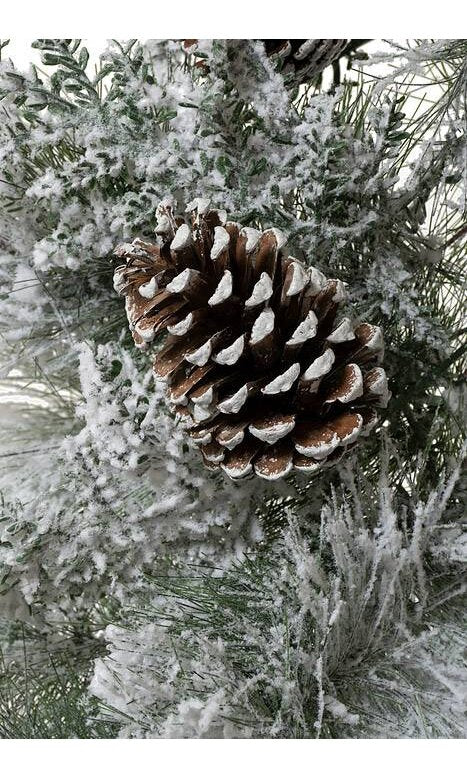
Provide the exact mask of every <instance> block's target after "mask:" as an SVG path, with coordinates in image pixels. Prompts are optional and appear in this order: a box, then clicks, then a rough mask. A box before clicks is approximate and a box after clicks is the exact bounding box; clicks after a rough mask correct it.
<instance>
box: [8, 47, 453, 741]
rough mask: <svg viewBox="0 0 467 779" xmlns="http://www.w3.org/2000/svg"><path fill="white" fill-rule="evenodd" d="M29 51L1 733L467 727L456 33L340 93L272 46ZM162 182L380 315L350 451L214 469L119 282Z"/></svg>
mask: <svg viewBox="0 0 467 779" xmlns="http://www.w3.org/2000/svg"><path fill="white" fill-rule="evenodd" d="M33 46H34V47H35V48H37V49H39V50H40V52H41V58H42V66H41V67H40V68H39V67H34V66H31V67H30V69H29V71H28V72H27V73H21V72H20V71H18V70H17V69H16V68H15V66H14V65H13V63H12V62H11V61H10V60H9V59H8V46H7V42H0V54H1V59H0V110H1V112H2V122H1V124H0V279H1V293H0V321H1V340H0V353H1V365H2V368H1V379H0V401H1V403H0V415H1V416H0V418H1V420H2V427H3V435H2V440H1V442H0V457H1V465H2V468H1V471H0V486H1V489H2V492H3V495H4V503H3V507H2V516H1V519H0V612H1V615H2V628H1V633H0V644H1V648H2V657H3V661H2V668H1V670H0V736H1V737H4V738H26V737H28V738H29V737H30V738H68V737H81V738H101V737H113V736H118V735H119V736H122V737H128V736H129V737H137V738H139V737H196V738H197V737H217V736H221V737H277V738H296V737H299V738H310V737H312V738H314V737H331V738H335V737H337V738H339V737H360V736H365V735H366V736H367V737H384V736H386V737H434V738H435V737H459V736H461V735H462V734H463V733H465V697H464V699H463V698H462V695H464V696H465V690H466V687H467V685H466V680H465V672H464V670H463V668H462V662H461V651H462V600H461V599H462V595H463V594H464V592H465V590H463V584H462V580H463V576H464V577H465V559H466V555H465V537H466V536H465V532H464V533H463V527H462V510H463V505H464V504H465V494H466V489H465V480H463V478H462V474H461V472H460V468H461V463H462V456H463V448H462V447H463V438H464V436H465V422H464V417H463V411H464V400H463V398H464V378H465V337H464V336H465V323H464V322H463V319H462V317H463V311H464V309H465V257H466V252H465V245H466V244H465V239H466V235H467V219H466V194H465V182H466V170H465V123H466V112H465V105H466V100H465V98H466V83H467V45H466V42H465V41H463V40H449V41H411V42H409V43H408V44H404V45H402V44H401V43H393V44H391V45H390V46H389V47H388V46H386V51H385V53H382V54H381V55H373V56H371V57H370V58H369V59H364V60H362V62H359V61H358V60H355V61H354V62H353V63H352V69H350V70H348V71H347V72H346V73H345V74H344V76H343V83H342V84H341V85H339V86H336V85H334V86H333V87H332V88H331V89H329V91H327V90H326V83H327V81H326V78H324V79H323V81H322V82H321V83H319V84H318V83H313V84H310V85H307V86H301V87H300V88H298V87H296V86H294V85H291V84H289V83H287V82H284V79H283V78H282V76H281V73H280V72H278V71H277V69H276V68H275V66H274V63H272V62H271V61H270V60H269V59H268V57H267V56H266V54H265V51H264V46H263V44H262V43H261V42H260V41H256V42H255V41H236V42H235V45H232V43H231V42H229V41H200V42H199V45H198V50H197V52H196V56H194V55H187V54H186V53H185V52H184V51H183V48H182V46H181V44H180V42H177V41H151V40H149V41H147V42H146V43H144V44H142V43H140V42H139V41H136V40H131V41H125V42H119V41H113V42H111V43H110V44H109V47H108V49H107V50H106V51H105V52H104V53H103V54H102V55H101V57H100V59H99V62H98V65H97V66H96V69H95V73H92V68H91V67H90V63H89V54H88V52H87V50H86V47H85V46H83V44H82V42H81V41H80V40H45V39H44V40H39V41H36V42H35V43H34V44H33ZM200 57H201V58H202V59H205V60H206V61H207V62H209V68H208V69H200V68H199V67H197V65H196V62H197V60H199V58H200ZM167 195H171V196H173V197H174V198H175V199H176V201H177V204H178V207H179V208H180V210H181V211H183V210H184V209H185V208H186V205H187V203H189V202H190V201H191V200H193V199H194V198H195V197H200V196H202V197H206V198H209V199H210V200H211V203H212V204H213V206H215V207H219V208H225V209H226V210H227V211H228V213H229V217H230V218H233V219H238V221H240V222H241V223H242V224H244V225H250V226H253V227H258V228H261V229H263V228H267V227H269V226H271V225H274V226H276V227H279V228H280V229H282V230H283V231H284V232H285V233H286V234H287V235H288V242H289V246H290V249H291V252H292V253H293V254H294V255H295V256H296V257H298V258H300V259H301V260H303V262H305V263H308V264H312V265H314V266H317V267H318V268H320V270H322V271H323V272H324V273H325V274H326V275H327V276H329V277H334V276H337V277H339V278H341V279H343V280H344V281H345V282H347V284H348V291H349V295H350V302H351V305H352V307H353V309H354V310H356V311H357V313H358V315H359V316H360V317H361V318H362V319H368V320H369V321H371V322H375V323H377V324H380V325H381V327H382V329H383V331H384V333H385V341H386V357H385V367H386V369H387V372H388V375H389V378H390V387H391V390H392V393H393V399H392V401H391V402H390V404H389V406H388V408H387V410H386V411H385V412H384V417H383V420H382V425H381V428H380V430H379V434H378V435H377V436H374V438H373V439H372V442H371V443H369V444H368V445H367V446H362V447H359V449H358V451H356V452H355V454H354V455H352V457H351V458H350V460H349V461H348V462H347V463H345V464H344V465H343V466H336V467H335V468H334V469H333V470H331V471H327V472H325V473H324V475H319V474H318V475H315V476H313V477H312V478H310V477H308V478H305V477H299V478H297V477H289V478H288V479H287V480H285V481H283V482H281V483H278V484H274V485H266V486H264V485H260V486H258V484H257V483H252V482H249V481H246V482H245V483H241V484H232V483H231V482H229V481H228V480H227V479H225V478H223V477H222V476H217V475H212V474H209V473H207V472H205V471H204V470H203V467H202V464H200V461H199V459H198V456H197V454H196V452H193V451H192V450H191V448H190V446H189V445H187V443H186V439H185V437H184V435H183V434H182V431H181V430H180V429H179V425H178V422H177V421H176V420H175V419H174V418H173V415H172V414H171V412H170V410H169V409H168V407H167V406H166V404H165V401H164V395H163V391H162V390H161V388H160V387H158V386H156V385H155V384H154V381H153V378H152V375H151V371H150V364H149V361H148V359H147V356H145V355H144V354H143V355H141V354H138V353H137V352H136V351H135V350H134V347H133V344H132V341H131V337H130V335H129V333H128V331H127V324H126V316H125V311H124V310H123V308H122V303H121V299H119V298H118V297H117V295H116V294H115V292H114V290H113V289H112V274H113V268H114V265H115V263H114V260H113V257H112V250H113V248H114V247H115V246H116V245H117V244H118V243H121V242H122V241H128V240H132V239H133V238H134V237H136V236H137V235H138V236H140V237H141V238H147V239H149V240H152V239H153V230H154V227H155V209H156V207H157V205H158V203H159V202H160V201H161V200H162V199H163V198H164V197H166V196H167Z"/></svg>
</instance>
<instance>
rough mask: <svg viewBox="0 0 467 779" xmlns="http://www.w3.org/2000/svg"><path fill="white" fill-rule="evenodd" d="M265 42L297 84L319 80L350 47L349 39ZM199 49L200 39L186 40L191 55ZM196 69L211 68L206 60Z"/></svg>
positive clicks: (266, 48) (267, 48)
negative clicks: (329, 66) (325, 70)
mask: <svg viewBox="0 0 467 779" xmlns="http://www.w3.org/2000/svg"><path fill="white" fill-rule="evenodd" d="M259 40H261V42H262V43H264V47H265V50H266V54H267V55H268V56H269V57H270V58H271V59H272V60H273V61H277V62H278V63H279V64H280V68H281V70H282V72H283V74H284V76H285V77H286V78H288V77H292V78H293V80H294V81H299V82H303V81H312V80H313V79H315V78H317V77H318V76H319V75H320V74H321V73H322V72H323V70H324V69H325V68H327V67H328V65H331V64H332V63H333V62H335V61H336V60H338V59H339V57H341V56H342V55H343V53H344V50H345V49H346V48H347V47H348V46H349V44H350V43H351V40H350V39H349V38H340V39H337V38H336V39H332V38H310V39H308V40H298V39H290V40H278V39H273V38H269V39H262V38H261V39H259ZM197 47H198V40H197V38H186V39H184V40H183V48H184V49H185V51H186V52H187V54H193V53H195V52H196V50H197ZM195 64H196V67H200V68H204V69H205V70H206V69H207V63H206V62H205V61H204V60H200V61H197V62H196V63H195Z"/></svg>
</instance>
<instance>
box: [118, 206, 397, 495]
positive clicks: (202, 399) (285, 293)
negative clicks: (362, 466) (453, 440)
mask: <svg viewBox="0 0 467 779" xmlns="http://www.w3.org/2000/svg"><path fill="white" fill-rule="evenodd" d="M187 213H188V214H189V220H188V222H187V221H185V220H184V219H183V218H181V217H178V216H177V215H176V214H175V212H174V203H173V201H172V200H171V199H170V198H167V199H166V200H164V201H163V202H162V203H161V204H160V206H159V208H158V210H157V216H158V224H157V227H156V234H157V236H158V243H156V244H153V243H149V242H145V241H142V240H140V239H138V238H136V239H135V240H134V241H133V242H132V243H131V244H130V243H126V244H123V245H121V246H119V247H118V248H117V249H116V250H115V254H116V256H118V257H120V258H123V259H124V260H125V264H124V265H121V266H119V267H118V268H117V269H116V271H115V276H114V283H115V289H116V291H117V292H118V293H119V294H122V295H124V296H125V299H126V312H127V316H128V321H129V324H130V329H131V331H132V333H133V338H134V341H135V343H136V345H137V346H138V347H139V348H142V349H145V348H147V347H148V345H149V344H150V343H151V342H152V341H154V339H155V337H156V335H158V334H159V333H161V332H163V331H166V332H167V333H168V338H167V340H166V342H165V344H164V345H163V346H162V348H161V349H160V350H159V351H158V352H157V354H156V356H155V360H154V372H155V375H156V377H157V378H159V379H164V380H165V381H166V382H167V391H168V396H169V400H170V402H171V403H172V404H173V406H174V408H175V410H176V412H177V413H178V414H179V415H180V416H181V417H183V418H184V419H185V420H186V422H187V424H188V428H189V435H190V437H191V439H192V440H193V441H194V442H195V443H196V444H197V445H198V446H199V447H200V449H201V452H202V456H203V460H204V463H205V465H206V466H207V467H208V468H209V469H210V470H218V469H219V468H222V470H223V471H225V473H226V474H227V475H228V476H229V477H230V478H232V479H239V478H243V477H245V476H248V475H250V474H253V473H254V474H256V475H257V476H259V477H261V478H263V479H268V480H275V479H279V478H281V477H284V476H286V475H287V474H288V473H289V472H290V471H291V470H292V469H296V470H297V471H301V472H305V473H313V472H315V471H317V470H319V469H321V468H322V467H323V466H329V465H332V464H333V463H335V462H337V461H338V460H339V459H340V458H341V457H342V456H343V455H344V454H345V453H346V452H347V451H349V450H350V449H352V448H353V447H354V446H356V445H357V443H358V440H359V439H361V438H362V437H365V436H368V434H369V433H370V431H371V430H372V429H373V427H374V426H375V424H376V422H377V419H378V416H377V412H376V408H377V407H385V406H386V405H387V402H388V400H389V397H390V392H389V390H388V385H387V378H386V374H385V371H384V369H383V368H382V367H381V366H380V362H381V359H382V356H383V350H384V347H383V337H382V332H381V329H380V328H379V327H378V326H376V325H372V324H368V323H361V324H359V325H358V326H354V324H353V323H352V321H351V319H350V318H348V317H344V318H342V319H341V320H340V321H338V322H337V323H336V317H337V313H338V309H339V305H340V304H341V303H342V302H343V301H344V300H345V299H346V291H345V285H344V284H343V282H342V281H340V280H338V279H326V277H325V276H324V275H323V274H322V273H321V272H320V271H319V270H318V269H317V268H314V267H307V266H305V265H304V264H303V263H302V262H300V261H299V260H297V259H295V258H294V257H291V256H289V255H288V254H287V252H286V250H285V245H286V238H285V236H284V235H283V233H282V232H281V231H280V230H277V229H275V228H270V229H267V230H264V231H263V232H260V231H259V230H256V229H254V228H252V227H242V226H241V225H239V224H238V223H236V222H232V221H228V219H227V214H226V212H225V211H220V210H216V209H213V208H211V206H210V202H209V201H208V200H206V199H202V198H197V199H196V200H195V201H193V203H191V204H190V205H189V206H188V208H187Z"/></svg>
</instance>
